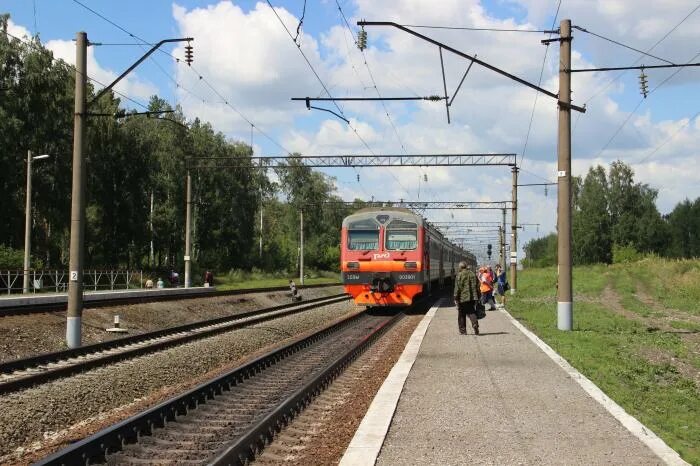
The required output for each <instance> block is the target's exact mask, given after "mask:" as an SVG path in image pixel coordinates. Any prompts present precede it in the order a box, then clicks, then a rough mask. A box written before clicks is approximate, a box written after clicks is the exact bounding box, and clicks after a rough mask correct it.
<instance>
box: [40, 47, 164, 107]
mask: <svg viewBox="0 0 700 466" xmlns="http://www.w3.org/2000/svg"><path fill="white" fill-rule="evenodd" d="M44 45H45V47H46V48H47V49H49V50H51V51H52V52H53V55H54V57H56V58H60V59H62V60H64V61H65V62H67V63H70V64H71V65H75V43H74V42H72V41H67V40H50V41H48V42H47V43H46V44H44ZM87 69H88V76H89V77H91V78H94V79H95V80H97V81H99V82H101V83H103V84H105V85H108V84H110V83H111V82H112V81H114V80H115V79H116V78H117V76H119V74H118V73H115V72H114V71H112V70H109V69H106V68H104V67H103V66H102V65H100V63H99V62H98V61H97V59H96V58H95V48H94V47H88V49H87ZM96 87H97V88H98V89H99V88H100V87H101V86H100V85H99V84H96ZM114 89H115V90H116V91H118V92H121V93H123V94H125V95H127V96H129V97H131V98H133V99H135V100H138V101H140V102H142V103H144V104H146V103H148V99H149V98H150V97H151V96H152V95H155V94H157V93H158V88H157V87H156V86H155V85H153V84H152V83H149V82H147V81H143V80H141V79H140V78H139V77H138V74H136V72H132V73H131V74H129V75H127V76H126V77H125V78H124V79H123V80H121V81H120V82H119V83H117V85H116V86H114ZM117 97H119V96H117ZM122 100H124V99H122ZM123 105H126V106H128V107H132V106H133V105H134V104H133V103H131V102H128V101H126V102H123Z"/></svg>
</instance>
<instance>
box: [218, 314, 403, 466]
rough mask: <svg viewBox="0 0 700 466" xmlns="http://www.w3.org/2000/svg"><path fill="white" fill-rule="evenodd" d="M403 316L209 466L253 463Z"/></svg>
mask: <svg viewBox="0 0 700 466" xmlns="http://www.w3.org/2000/svg"><path fill="white" fill-rule="evenodd" d="M403 317H404V315H403V314H396V315H395V316H394V317H393V318H392V319H390V320H387V321H385V322H383V323H381V324H380V325H379V326H377V327H375V328H373V329H372V331H371V332H370V333H369V334H368V335H366V336H365V337H364V338H362V339H361V340H360V341H359V342H358V343H357V344H356V345H354V346H353V347H352V348H350V349H349V350H348V351H347V352H346V353H345V354H343V355H341V356H340V357H338V358H337V359H336V360H335V361H333V362H332V363H330V364H328V365H327V366H326V367H325V368H324V369H323V370H322V371H321V372H320V373H319V374H318V375H316V376H315V377H314V378H313V379H312V380H310V381H309V382H308V383H307V384H306V385H304V386H303V387H301V388H300V389H299V390H297V391H296V393H294V394H293V395H292V396H290V397H289V398H287V399H286V400H285V401H284V402H283V403H281V404H280V405H279V406H277V407H276V408H275V409H274V410H273V411H272V412H271V413H269V414H268V415H267V416H265V417H264V418H263V419H261V420H260V421H259V422H258V423H256V424H255V425H253V426H251V427H250V428H249V429H248V430H247V432H246V433H245V434H243V435H242V436H241V437H240V438H239V439H238V440H237V441H236V442H235V443H233V444H232V445H230V446H229V447H228V448H227V449H226V450H224V451H223V452H222V453H220V454H219V455H218V456H217V457H215V458H214V459H212V460H210V461H209V464H212V465H217V466H223V465H241V466H242V465H245V464H248V463H249V462H250V461H251V460H253V459H254V458H255V456H256V454H257V453H258V452H259V451H261V450H262V449H264V448H265V446H266V445H267V444H268V443H269V442H271V441H272V440H274V438H275V435H276V434H277V433H279V432H280V431H281V430H282V428H283V427H284V426H285V425H287V424H288V423H289V422H290V421H291V420H292V419H293V418H294V417H295V416H296V414H298V413H299V412H301V411H303V410H304V408H306V406H308V405H309V404H310V403H311V401H312V400H313V398H315V397H316V396H317V395H318V394H319V393H321V392H322V391H323V390H325V389H326V388H327V387H328V386H329V385H330V384H331V383H332V382H333V380H335V379H336V378H337V377H338V376H339V375H340V374H341V373H342V372H343V371H344V370H345V369H346V368H347V367H348V366H349V365H350V364H351V363H352V362H353V361H354V360H355V359H357V358H358V356H360V355H361V354H362V353H363V352H364V351H365V350H366V349H367V348H369V347H370V346H371V345H372V344H373V343H374V342H375V341H376V340H377V339H378V338H379V337H380V336H381V335H383V334H384V333H385V332H386V331H387V330H388V329H389V328H391V326H393V325H394V324H395V323H396V322H398V321H399V320H400V319H401V318H403Z"/></svg>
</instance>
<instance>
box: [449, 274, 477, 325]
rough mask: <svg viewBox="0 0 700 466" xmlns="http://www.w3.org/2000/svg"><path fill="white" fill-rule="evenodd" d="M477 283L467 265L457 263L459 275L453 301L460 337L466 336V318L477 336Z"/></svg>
mask: <svg viewBox="0 0 700 466" xmlns="http://www.w3.org/2000/svg"><path fill="white" fill-rule="evenodd" d="M480 297H481V294H480V292H479V283H478V280H477V278H476V275H475V274H474V272H472V271H471V269H469V268H467V263H466V262H464V261H462V262H460V263H459V273H457V278H456V279H455V290H454V301H455V305H456V306H457V327H458V329H459V333H460V335H466V334H467V316H469V320H470V321H471V323H472V328H473V329H474V334H475V335H478V334H479V321H478V319H477V317H476V303H477V301H478V300H479V299H480Z"/></svg>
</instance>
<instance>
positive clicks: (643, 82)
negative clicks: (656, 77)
mask: <svg viewBox="0 0 700 466" xmlns="http://www.w3.org/2000/svg"><path fill="white" fill-rule="evenodd" d="M639 87H640V92H641V93H642V95H643V96H644V98H645V99H646V98H647V96H648V95H649V89H648V87H647V75H646V74H644V68H642V70H641V73H640V74H639Z"/></svg>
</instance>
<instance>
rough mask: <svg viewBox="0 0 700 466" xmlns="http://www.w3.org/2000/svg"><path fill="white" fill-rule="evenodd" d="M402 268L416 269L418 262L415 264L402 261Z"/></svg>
mask: <svg viewBox="0 0 700 466" xmlns="http://www.w3.org/2000/svg"><path fill="white" fill-rule="evenodd" d="M403 268H404V269H417V268H418V264H416V263H415V262H404V264H403Z"/></svg>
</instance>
